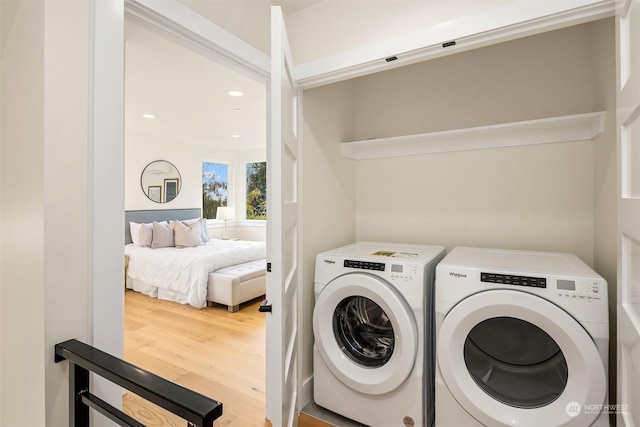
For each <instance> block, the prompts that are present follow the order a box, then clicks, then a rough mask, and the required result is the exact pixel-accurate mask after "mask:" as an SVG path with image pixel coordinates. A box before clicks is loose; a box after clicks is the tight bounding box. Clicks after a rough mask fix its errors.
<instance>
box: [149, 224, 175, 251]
mask: <svg viewBox="0 0 640 427" xmlns="http://www.w3.org/2000/svg"><path fill="white" fill-rule="evenodd" d="M173 246H174V239H173V222H170V223H161V222H156V221H153V239H152V240H151V249H158V248H170V247H173Z"/></svg>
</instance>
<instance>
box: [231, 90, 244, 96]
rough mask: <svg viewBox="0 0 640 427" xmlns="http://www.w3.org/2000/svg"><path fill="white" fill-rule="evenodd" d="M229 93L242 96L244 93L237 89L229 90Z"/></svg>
mask: <svg viewBox="0 0 640 427" xmlns="http://www.w3.org/2000/svg"><path fill="white" fill-rule="evenodd" d="M229 95H231V96H242V95H244V93H243V92H240V91H239V90H230V91H229Z"/></svg>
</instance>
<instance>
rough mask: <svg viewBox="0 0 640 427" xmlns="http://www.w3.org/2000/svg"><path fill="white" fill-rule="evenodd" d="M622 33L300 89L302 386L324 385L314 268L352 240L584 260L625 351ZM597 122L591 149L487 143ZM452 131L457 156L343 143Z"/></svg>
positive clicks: (537, 43)
mask: <svg viewBox="0 0 640 427" xmlns="http://www.w3.org/2000/svg"><path fill="white" fill-rule="evenodd" d="M614 31H615V24H614V19H613V18H607V19H602V20H597V21H593V22H587V23H583V24H579V25H574V26H571V27H566V28H561V29H556V30H553V31H548V32H544V33H541V34H536V35H531V36H527V37H522V38H518V39H514V40H510V41H506V42H501V43H498V44H494V45H489V46H485V47H481V48H477V49H472V50H467V51H461V52H459V53H455V54H451V55H447V56H442V57H439V58H435V59H430V60H427V61H424V62H420V63H416V64H412V65H406V66H402V67H398V68H393V69H390V70H387V71H380V72H376V73H374V74H370V75H366V76H362V77H357V78H353V79H350V80H346V81H341V82H338V83H333V84H329V85H324V86H319V87H315V88H310V89H305V90H304V91H303V119H302V136H303V158H302V167H301V168H300V171H301V173H302V182H303V186H304V191H303V194H302V200H301V201H302V205H303V221H302V227H303V233H302V236H303V240H304V245H303V251H304V261H303V262H304V276H305V277H304V282H303V283H304V289H303V305H302V307H301V313H305V314H304V330H303V331H302V335H301V337H302V339H303V341H304V342H303V348H304V353H303V354H302V355H301V360H300V361H301V363H302V373H303V378H310V377H311V376H312V375H313V368H312V347H313V330H312V319H311V313H312V312H313V306H314V295H313V289H312V288H313V287H312V284H313V272H314V265H313V263H314V261H315V256H316V254H318V253H320V252H322V251H325V250H328V249H330V248H334V247H338V246H341V245H344V244H348V243H351V242H354V241H381V242H403V243H411V244H427V245H443V246H445V247H446V248H447V250H451V249H452V248H453V247H455V246H475V247H489V248H509V249H524V250H533V251H555V252H570V253H574V254H576V255H577V256H578V257H579V258H580V259H581V260H583V261H584V262H585V263H587V264H588V265H589V266H590V267H592V268H593V269H594V270H596V271H597V272H598V273H599V274H600V275H602V276H603V277H604V278H605V279H606V280H607V282H608V284H609V288H608V292H609V306H610V342H611V343H613V344H615V342H616V339H615V336H616V335H615V328H616V323H615V318H616V313H615V311H616V309H615V304H616V134H615V96H616V88H615V81H616V78H615V33H614ZM587 113H603V114H602V115H600V116H599V117H600V118H601V119H600V120H602V121H601V122H600V125H601V127H600V128H599V129H598V130H596V131H594V132H593V136H592V137H589V138H583V139H579V140H569V141H567V140H565V139H566V138H565V137H564V134H563V131H562V130H561V131H558V132H557V138H554V137H553V136H551V137H546V138H543V142H544V143H531V144H527V145H517V144H518V141H520V140H521V139H522V138H521V135H520V136H519V135H518V134H516V133H514V136H513V144H511V143H507V144H506V145H505V146H503V147H495V146H492V145H491V143H487V142H486V140H487V139H488V140H489V141H490V140H491V138H490V137H489V138H484V137H482V138H479V137H478V133H479V131H478V129H477V128H479V127H485V126H495V128H496V129H495V134H496V135H499V136H500V138H502V139H505V138H504V135H505V132H507V134H508V132H509V131H508V130H507V131H505V130H504V128H510V127H511V126H515V127H516V128H517V125H518V124H521V123H522V122H527V123H529V125H531V128H526V129H530V130H525V131H524V132H525V133H527V132H530V134H531V135H535V134H536V133H537V132H541V130H540V129H542V128H543V127H545V126H547V124H548V122H550V121H554V120H555V119H558V120H560V121H562V120H563V119H566V118H567V117H573V116H582V115H586V114H587ZM547 119H548V120H547ZM527 126H528V125H527ZM567 126H569V125H567ZM442 131H452V132H454V133H455V132H458V133H459V134H460V135H462V136H461V137H460V138H459V140H461V142H460V143H459V144H458V145H457V150H458V151H447V150H440V149H438V150H434V151H435V152H429V153H425V154H415V153H411V152H404V151H402V150H401V149H399V150H395V149H394V148H393V146H392V143H393V141H392V142H391V143H390V144H389V145H390V146H391V148H388V149H387V150H386V151H385V152H384V153H385V154H381V155H379V156H378V157H376V158H370V159H353V158H349V157H347V156H345V154H344V153H343V143H349V142H356V141H373V140H377V139H381V138H394V137H401V136H406V135H422V134H426V135H427V136H426V137H425V138H426V139H429V135H432V136H433V134H436V133H437V132H442ZM551 133H553V132H551ZM483 135H485V134H483ZM467 136H468V140H467ZM563 138H565V139H563ZM506 139H507V140H508V139H509V138H508V137H507V138H506ZM525 139H526V138H525ZM359 144H360V145H362V146H363V148H362V149H363V150H364V151H366V150H368V148H367V144H366V142H365V143H359ZM427 145H428V144H425V146H427ZM347 146H348V145H347ZM347 146H345V147H347ZM426 150H427V151H428V150H429V148H427V149H426ZM373 151H375V150H372V152H373ZM438 151H441V152H438ZM610 347H611V346H610ZM614 347H615V345H614ZM609 360H610V365H612V364H615V360H616V358H615V356H611V357H610V358H609ZM615 372H616V369H615V367H614V368H611V367H610V369H609V373H610V374H609V376H610V379H609V382H610V384H613V381H614V379H615ZM609 398H610V400H612V401H614V399H615V386H613V387H610V391H609Z"/></svg>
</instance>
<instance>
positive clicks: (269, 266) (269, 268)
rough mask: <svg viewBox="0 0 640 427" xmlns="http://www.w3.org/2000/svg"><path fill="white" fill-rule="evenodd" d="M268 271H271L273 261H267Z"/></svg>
mask: <svg viewBox="0 0 640 427" xmlns="http://www.w3.org/2000/svg"><path fill="white" fill-rule="evenodd" d="M267 272H269V273H271V263H270V262H268V263H267Z"/></svg>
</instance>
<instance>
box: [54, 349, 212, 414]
mask: <svg viewBox="0 0 640 427" xmlns="http://www.w3.org/2000/svg"><path fill="white" fill-rule="evenodd" d="M55 351H56V353H55V361H56V363H58V362H61V361H63V360H65V359H66V360H68V361H69V426H71V427H80V426H83V427H84V426H88V425H89V408H93V409H95V410H97V411H98V412H100V413H101V414H103V415H105V416H106V417H108V418H110V419H111V420H112V421H114V422H116V423H117V424H119V425H121V426H135V427H141V426H143V424H141V423H139V422H138V421H136V420H135V419H133V418H131V417H130V416H129V415H127V414H125V413H124V412H122V411H120V410H119V409H116V408H114V407H113V406H111V405H109V404H108V403H107V402H105V401H103V400H101V399H100V398H98V397H96V396H94V395H92V394H91V393H90V391H89V372H94V373H96V374H97V375H100V376H101V377H104V378H106V379H107V380H109V381H111V382H113V383H114V384H117V385H119V386H121V387H123V388H125V389H127V390H129V391H131V392H133V393H135V394H137V395H138V396H140V397H142V398H144V399H146V400H148V401H150V402H152V403H154V404H156V405H158V406H160V407H162V408H164V409H166V410H168V411H170V412H172V413H174V414H175V415H177V416H179V417H180V418H183V419H185V420H186V421H188V423H189V425H194V426H198V427H212V426H213V421H214V420H216V419H217V418H219V417H220V416H221V415H222V403H221V402H218V401H216V400H213V399H210V398H208V397H206V396H203V395H202V394H200V393H196V392H195V391H192V390H189V389H186V388H184V387H182V386H179V385H178V384H175V383H173V382H171V381H168V380H166V379H164V378H162V377H159V376H157V375H155V374H153V373H151V372H149V371H146V370H144V369H142V368H138V367H137V366H135V365H132V364H130V363H128V362H125V361H124V360H122V359H118V358H117V357H114V356H112V355H110V354H108V353H105V352H103V351H101V350H98V349H97V348H95V347H92V346H90V345H87V344H85V343H82V342H80V341H78V340H75V339H72V340H69V341H65V342H61V343H59V344H56V347H55Z"/></svg>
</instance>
